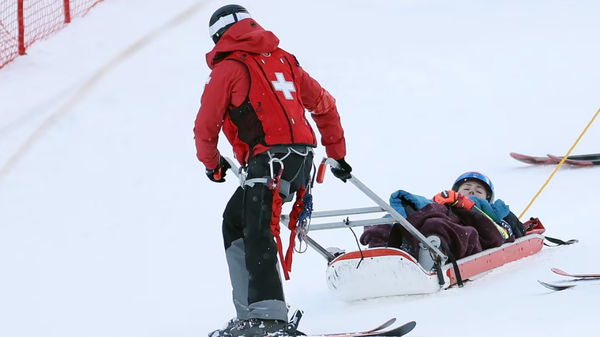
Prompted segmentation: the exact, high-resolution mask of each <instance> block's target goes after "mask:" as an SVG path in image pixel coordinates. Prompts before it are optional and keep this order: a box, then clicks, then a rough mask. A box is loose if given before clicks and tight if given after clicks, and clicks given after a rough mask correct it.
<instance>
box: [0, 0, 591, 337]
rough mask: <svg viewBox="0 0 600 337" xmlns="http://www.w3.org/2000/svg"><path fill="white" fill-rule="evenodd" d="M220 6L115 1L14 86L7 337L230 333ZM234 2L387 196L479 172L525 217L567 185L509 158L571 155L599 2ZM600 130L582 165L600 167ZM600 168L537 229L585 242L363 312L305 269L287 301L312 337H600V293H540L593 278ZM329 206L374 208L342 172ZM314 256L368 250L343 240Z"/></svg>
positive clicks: (6, 216)
mask: <svg viewBox="0 0 600 337" xmlns="http://www.w3.org/2000/svg"><path fill="white" fill-rule="evenodd" d="M225 3H226V2H224V1H193V0H178V1H177V2H176V3H175V2H170V4H166V2H165V1H159V0H145V1H142V0H129V1H118V0H110V1H106V2H105V3H103V4H101V5H99V6H97V8H95V9H94V10H93V11H92V12H91V13H90V15H88V16H87V17H85V18H83V19H80V20H76V21H75V22H74V23H73V24H72V25H70V26H69V27H68V28H66V29H65V30H63V31H61V32H60V33H58V34H57V35H55V36H53V37H52V38H50V39H49V40H47V41H42V42H39V43H37V44H35V45H34V46H33V47H32V48H30V49H29V51H28V55H27V56H25V57H20V58H18V59H17V60H16V61H14V62H13V63H11V64H10V65H8V66H7V67H5V68H4V69H2V70H1V71H0V273H1V276H0V336H8V337H25V336H27V337H34V336H36V337H37V336H45V337H54V336H56V337H69V336H73V337H96V336H97V337H106V336H111V337H119V336H123V337H125V336H127V337H137V336H204V335H205V333H206V332H208V331H209V330H211V329H214V328H218V327H220V326H221V324H222V323H224V322H225V321H226V320H227V319H229V318H230V317H231V316H233V306H232V305H231V303H230V300H229V295H230V287H229V281H228V275H227V271H226V267H225V258H224V254H223V250H222V241H221V234H220V232H221V230H220V217H221V212H222V209H223V207H224V205H225V203H226V201H227V200H228V198H229V195H230V194H231V193H232V191H233V190H234V188H235V186H236V182H235V181H234V179H229V180H228V182H227V183H226V184H212V183H210V182H209V181H208V180H207V179H206V177H205V176H204V168H203V166H202V165H201V164H199V163H198V162H197V160H196V158H195V149H194V144H193V135H192V125H193V121H194V118H195V114H196V111H197V108H198V104H199V99H200V95H201V93H202V88H203V84H204V81H205V79H206V78H207V77H208V73H209V72H208V68H207V67H206V65H205V63H204V53H206V52H207V51H208V50H209V49H210V48H211V47H212V42H211V40H210V39H209V38H208V36H207V35H208V34H207V27H206V25H207V21H208V18H209V16H210V14H212V12H213V11H214V10H215V9H216V8H218V7H219V6H220V5H223V4H225ZM240 4H242V5H244V6H246V7H247V8H248V9H249V10H250V11H251V13H252V14H253V16H254V17H255V18H256V19H257V20H258V21H259V22H260V23H261V24H262V25H263V26H264V27H265V28H267V29H271V30H273V31H274V32H275V33H276V34H277V35H278V36H279V37H280V38H281V40H282V43H281V46H282V47H283V48H286V49H288V50H289V51H291V52H293V53H295V54H296V56H297V57H298V59H299V60H300V62H301V64H302V65H303V66H304V68H305V69H307V70H308V71H309V72H310V73H311V74H312V75H313V76H314V77H315V78H317V79H318V80H319V81H320V82H321V83H322V84H323V85H324V86H325V87H326V88H328V90H329V91H330V92H331V93H332V94H333V95H334V96H335V97H336V99H337V101H338V107H339V110H340V113H341V114H342V122H343V124H344V127H345V132H346V135H347V140H348V149H349V153H348V162H349V163H350V164H351V165H353V167H354V170H355V173H356V176H357V177H359V178H360V179H361V180H362V181H363V182H364V183H366V184H367V185H368V186H369V187H370V188H372V189H373V190H374V191H375V192H376V193H378V194H379V195H380V196H381V197H383V198H385V199H386V198H387V197H388V195H389V194H390V193H391V192H393V191H394V190H396V189H399V188H402V189H405V190H408V191H412V192H414V193H418V194H422V195H426V196H429V195H433V194H434V193H436V192H439V191H440V190H441V189H445V188H448V187H450V185H451V182H452V181H453V179H454V178H455V177H456V176H457V175H458V174H460V173H462V172H464V171H466V170H480V171H482V172H484V173H486V174H487V175H489V176H490V177H491V178H492V180H493V181H494V184H495V185H496V192H497V195H498V196H499V197H500V198H502V199H504V200H505V201H507V203H509V204H510V205H511V207H512V209H513V211H514V212H515V213H516V214H520V212H521V211H522V210H523V209H524V208H525V206H526V205H527V203H528V202H529V200H530V199H531V198H532V197H533V195H534V194H535V193H536V192H537V191H538V189H539V188H540V187H541V186H542V184H543V183H544V181H545V180H546V179H547V177H548V176H549V175H550V173H551V172H552V170H553V169H554V167H530V166H526V165H524V164H521V163H518V162H516V161H514V160H513V159H511V158H510V157H509V156H508V152H510V151H516V152H522V153H529V154H538V155H544V154H546V153H554V154H562V153H564V152H566V151H567V150H568V149H569V147H570V146H571V145H572V144H573V142H574V141H575V139H576V138H577V136H578V135H579V133H580V132H581V130H582V129H583V128H584V127H585V125H586V124H587V123H588V122H589V120H590V119H591V118H592V116H593V115H594V113H595V111H596V110H597V109H598V108H600V106H599V98H600V95H599V94H598V78H600V67H598V61H597V60H598V59H600V45H599V44H598V43H597V39H598V32H599V31H600V22H598V20H597V13H598V11H599V10H600V4H599V3H597V2H596V1H592V0H580V1H576V2H575V1H571V2H567V1H559V0H505V1H469V0H455V1H452V2H449V1H443V0H424V1H416V0H403V1H391V0H389V1H383V0H381V1H375V2H374V3H369V4H367V2H365V1H357V0H346V1H342V0H332V1H327V2H324V1H313V0H310V1H309V0H306V1H296V2H288V1H274V0H265V1H260V2H258V1H253V2H250V1H242V2H240ZM186 10H188V12H187V13H188V14H189V16H182V17H181V20H180V21H177V22H178V24H177V25H174V24H172V23H170V22H172V20H173V19H174V18H175V17H177V16H178V15H181V14H183V13H185V12H186ZM165 26H168V27H170V28H169V29H165V28H164V27H165ZM137 42H141V43H140V44H139V48H133V47H132V46H138V45H136V43H137ZM130 48H131V49H130ZM598 123H600V122H598V121H596V123H595V124H593V125H592V126H591V128H590V129H589V130H588V132H587V134H586V135H585V136H584V137H583V139H582V140H581V142H580V143H579V144H578V146H577V148H576V150H575V152H577V153H587V152H598V151H599V149H598V144H599V143H600V124H598ZM220 149H221V150H222V152H223V153H225V154H229V155H230V154H231V151H230V149H229V148H228V146H227V144H226V142H225V141H223V142H221V144H220ZM322 154H323V152H322V150H319V155H318V156H317V157H318V158H320V157H321V156H322ZM599 170H600V169H599V168H589V169H587V168H586V169H569V168H564V169H561V170H560V171H559V172H558V173H557V174H556V176H555V177H554V178H553V180H552V181H551V182H550V184H549V185H548V186H547V188H546V189H545V190H544V192H543V193H542V194H541V195H540V197H539V198H538V199H537V201H536V202H535V203H534V204H533V206H532V207H531V208H530V209H529V211H528V212H527V214H526V215H525V217H528V216H539V217H540V218H541V219H542V221H543V222H544V224H545V225H546V227H547V228H548V232H547V234H548V235H550V236H555V237H560V238H563V239H571V238H577V239H579V240H580V243H579V244H577V245H573V246H570V247H564V248H545V249H544V250H543V251H542V252H541V253H540V254H538V255H536V256H534V257H531V258H528V259H525V260H522V261H518V262H515V263H512V264H510V265H507V266H504V267H502V268H500V269H497V270H495V271H493V272H491V273H489V274H487V275H485V276H483V277H481V278H480V279H478V280H476V281H473V282H469V283H467V284H466V286H465V287H464V288H462V289H458V288H452V289H449V290H446V291H443V292H440V293H437V294H434V295H427V296H411V297H393V298H384V299H374V300H366V301H359V302H354V303H344V302H341V301H338V300H336V299H335V298H333V297H332V295H331V294H330V293H329V292H328V290H327V287H326V284H325V280H324V278H325V267H326V266H325V261H324V260H323V259H322V258H321V257H320V256H319V255H318V254H316V253H315V252H313V251H310V250H309V251H308V252H306V253H305V254H303V255H297V256H296V257H295V264H294V271H293V273H292V280H291V281H288V282H286V283H285V287H286V294H287V300H288V302H289V304H290V305H291V306H292V307H293V308H297V307H300V308H302V309H304V310H305V317H304V320H303V323H302V326H301V327H302V329H303V330H305V331H323V330H340V329H343V330H345V329H356V328H364V327H368V326H371V325H375V324H378V323H380V322H381V321H382V320H383V319H384V318H387V317H389V316H397V317H399V318H400V319H401V320H416V321H417V322H418V326H417V328H416V329H415V331H414V332H413V333H412V334H411V335H412V336H415V337H417V336H433V335H444V334H445V335H450V336H454V335H461V336H481V335H484V334H485V335H486V336H487V337H495V336H505V335H506V334H511V335H515V336H531V335H536V336H565V335H577V336H595V335H596V333H594V332H593V331H594V330H595V329H594V328H595V326H594V324H593V322H594V319H595V317H596V312H597V310H595V308H596V306H597V302H598V300H600V291H599V290H600V288H599V287H598V285H585V286H581V287H576V288H575V289H573V290H570V291H565V292H561V293H549V292H548V291H547V290H545V289H544V288H542V287H541V286H539V285H538V284H537V282H536V280H537V279H542V280H558V279H559V277H557V276H555V275H553V274H551V273H550V271H549V269H550V267H553V266H558V267H562V268H563V269H566V270H568V271H573V272H586V271H589V272H592V271H593V272H598V271H599V269H600V263H598V261H599V259H600V253H599V252H598V250H597V247H598V245H599V244H600V238H599V237H598V234H600V229H599V227H598V224H597V220H596V218H597V217H596V216H595V214H594V211H595V209H596V208H597V204H598V200H599V198H598V194H597V193H598V192H597V191H598V190H600V182H599V177H600V171H599ZM314 193H315V204H316V208H317V209H318V210H326V209H335V208H348V207H360V206H370V205H372V204H371V203H370V202H369V200H367V199H366V198H365V197H364V196H362V195H360V194H359V193H358V192H357V191H356V190H355V189H354V188H353V187H352V186H351V185H349V184H346V185H345V184H342V183H341V182H338V181H337V180H334V179H333V178H332V177H331V175H329V176H328V179H327V181H326V183H325V184H324V185H320V186H318V187H317V188H316V189H315V191H314ZM341 195H343V196H344V197H343V198H341V197H340V196H341ZM359 232H360V230H359ZM314 238H315V239H317V240H318V241H319V242H321V243H322V244H324V245H326V246H329V245H331V246H339V247H343V248H346V249H353V247H355V243H354V237H353V236H352V233H350V232H349V231H344V230H333V231H329V232H318V233H315V234H314ZM365 286H368V285H365Z"/></svg>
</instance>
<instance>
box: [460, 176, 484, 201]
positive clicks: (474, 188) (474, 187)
mask: <svg viewBox="0 0 600 337" xmlns="http://www.w3.org/2000/svg"><path fill="white" fill-rule="evenodd" d="M457 192H458V193H460V194H462V195H465V196H470V195H474V196H476V197H478V198H481V199H484V200H485V199H487V190H486V189H485V185H483V184H482V183H480V182H477V181H474V180H468V181H466V182H464V183H463V184H462V185H460V186H459V187H458V191H457Z"/></svg>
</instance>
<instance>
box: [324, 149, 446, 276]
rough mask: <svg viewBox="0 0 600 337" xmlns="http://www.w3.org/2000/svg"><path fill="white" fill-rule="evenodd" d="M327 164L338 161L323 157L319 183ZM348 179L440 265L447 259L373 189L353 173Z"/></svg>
mask: <svg viewBox="0 0 600 337" xmlns="http://www.w3.org/2000/svg"><path fill="white" fill-rule="evenodd" d="M327 165H330V166H332V167H334V168H340V166H339V164H338V162H337V161H335V159H332V158H323V160H322V161H321V164H320V165H319V171H318V173H317V182H319V183H322V182H323V180H324V177H325V171H326V168H327ZM348 181H349V182H351V183H352V184H353V185H354V186H356V188H358V189H359V190H361V191H362V192H363V193H364V194H366V195H367V196H368V197H369V198H370V199H371V200H373V201H374V202H375V203H376V204H377V205H378V206H379V207H381V208H382V209H383V210H385V211H386V212H388V213H389V214H390V215H391V216H392V218H394V220H396V222H398V223H399V224H400V225H402V227H404V228H405V229H406V230H407V231H408V232H409V233H410V234H412V235H413V236H414V237H416V238H417V239H418V240H419V242H421V243H422V244H423V245H425V246H427V248H428V249H429V251H430V252H433V253H434V254H435V255H436V258H438V257H439V258H440V260H441V261H440V262H441V263H440V265H444V264H445V263H446V261H447V260H448V257H447V256H446V255H444V253H442V251H441V250H439V248H437V247H435V246H434V245H432V244H431V242H429V240H427V238H426V237H425V236H424V235H423V234H421V232H419V230H418V229H416V228H415V227H414V226H413V225H412V224H411V223H410V222H408V220H406V219H405V218H404V217H403V216H402V215H401V214H400V213H398V212H397V211H396V210H395V209H394V208H393V207H392V206H390V205H389V204H388V203H387V202H385V201H384V200H383V199H381V198H380V197H379V196H378V195H377V194H375V193H374V192H373V191H371V189H370V188H368V187H367V186H366V185H365V184H363V183H362V182H361V181H360V180H359V179H358V178H357V177H356V176H355V175H354V174H351V176H350V178H349V179H348Z"/></svg>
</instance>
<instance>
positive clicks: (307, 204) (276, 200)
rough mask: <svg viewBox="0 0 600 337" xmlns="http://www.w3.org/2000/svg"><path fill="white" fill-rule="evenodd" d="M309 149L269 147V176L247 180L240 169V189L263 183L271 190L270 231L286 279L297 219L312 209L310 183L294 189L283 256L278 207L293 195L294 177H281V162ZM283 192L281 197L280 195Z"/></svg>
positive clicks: (306, 214)
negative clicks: (288, 232) (291, 189)
mask: <svg viewBox="0 0 600 337" xmlns="http://www.w3.org/2000/svg"><path fill="white" fill-rule="evenodd" d="M312 151H313V150H312V148H311V147H308V146H294V145H291V146H276V147H273V148H271V149H270V150H268V151H267V152H266V153H267V155H268V156H269V162H268V164H269V175H268V176H265V177H258V178H251V179H246V176H247V171H246V170H242V172H240V185H241V186H242V188H245V187H246V186H250V187H253V186H254V185H256V184H264V185H265V186H266V187H267V188H268V189H269V190H271V191H272V192H273V202H272V204H271V220H270V224H269V225H270V227H271V233H273V237H274V238H275V242H276V244H277V253H278V255H279V261H281V267H282V270H283V275H284V277H285V279H286V280H289V279H290V275H289V274H290V273H291V271H292V256H293V254H294V248H295V245H296V233H297V231H296V229H297V227H298V222H299V221H300V222H303V221H305V220H306V219H307V218H309V217H310V214H311V212H312V195H311V194H310V190H311V188H312V183H309V184H308V186H302V187H300V188H298V190H297V191H296V200H295V201H294V204H293V206H292V210H291V211H290V215H289V222H288V229H289V230H290V237H289V244H288V248H287V251H286V253H285V255H284V254H283V242H282V240H281V235H280V234H281V225H280V217H281V209H282V206H283V203H285V202H287V201H291V200H292V199H293V198H294V196H293V194H290V188H291V183H292V181H293V180H294V179H295V178H296V177H297V175H296V176H294V178H292V180H291V181H288V180H285V179H282V178H281V177H282V175H283V171H284V164H283V161H284V160H285V159H286V158H287V157H288V156H289V155H291V154H292V153H294V154H297V155H299V156H301V157H306V156H308V155H309V154H310V153H312ZM281 153H284V155H283V156H282V157H275V155H276V154H281ZM275 164H278V165H279V168H278V170H277V172H275V167H274V166H275ZM301 170H302V167H301V168H300V169H299V170H298V172H297V174H300V172H301ZM282 195H283V196H284V197H282Z"/></svg>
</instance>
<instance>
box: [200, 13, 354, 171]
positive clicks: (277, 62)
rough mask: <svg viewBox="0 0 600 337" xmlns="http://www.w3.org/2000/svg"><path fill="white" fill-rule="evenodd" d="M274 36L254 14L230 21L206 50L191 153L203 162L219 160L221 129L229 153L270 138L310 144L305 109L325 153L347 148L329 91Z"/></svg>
mask: <svg viewBox="0 0 600 337" xmlns="http://www.w3.org/2000/svg"><path fill="white" fill-rule="evenodd" d="M278 45H279V39H278V38H277V37H276V36H275V35H274V34H273V33H272V32H270V31H266V30H264V29H263V28H262V27H261V26H260V25H258V23H256V21H254V20H253V19H244V20H241V21H239V22H238V23H236V24H234V25H233V26H232V27H231V28H229V29H228V30H227V32H226V33H225V34H224V35H223V36H222V37H221V39H220V40H219V41H218V43H217V44H216V45H215V47H214V49H213V50H212V51H210V52H209V53H208V54H207V55H206V61H207V64H208V66H209V67H210V68H211V69H212V72H211V74H210V77H209V79H208V81H207V83H206V85H205V88H204V93H203V94H202V99H201V106H200V109H199V111H198V115H197V117H196V121H195V125H194V135H195V141H196V150H197V157H198V159H199V160H200V161H201V162H202V163H204V165H205V166H206V168H207V169H213V168H215V167H216V166H217V164H218V163H219V155H220V154H219V151H218V149H217V142H218V137H219V132H220V130H221V129H223V133H224V134H225V136H226V137H227V139H228V140H229V142H230V144H231V145H232V146H233V151H234V154H235V157H236V159H237V160H238V161H239V162H240V164H242V165H245V164H246V163H247V160H248V157H249V156H250V154H251V153H252V155H257V154H259V153H262V152H265V151H267V150H268V149H269V148H270V147H271V146H274V145H288V144H302V145H309V146H316V138H315V135H314V132H313V130H312V128H311V127H310V125H309V123H308V121H307V120H306V117H305V113H304V110H305V109H308V110H309V111H311V112H312V113H311V117H312V118H313V120H314V121H315V123H316V125H317V128H318V129H319V132H320V133H321V143H322V144H323V145H324V146H325V150H326V152H327V156H329V157H331V158H333V159H340V158H342V157H344V156H345V155H346V142H345V139H344V131H343V129H342V126H341V122H340V117H339V114H338V112H337V108H336V105H335V99H334V98H333V97H332V96H331V95H330V94H329V93H328V92H327V91H326V90H325V89H323V88H322V87H321V86H320V85H319V83H318V82H317V81H316V80H314V79H313V78H312V77H310V76H309V75H308V73H306V72H305V71H304V70H303V69H302V68H301V67H300V66H299V64H298V62H297V61H296V58H295V57H294V56H293V55H291V54H289V53H288V52H286V51H284V50H282V49H280V48H278Z"/></svg>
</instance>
